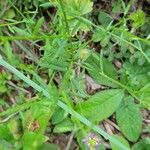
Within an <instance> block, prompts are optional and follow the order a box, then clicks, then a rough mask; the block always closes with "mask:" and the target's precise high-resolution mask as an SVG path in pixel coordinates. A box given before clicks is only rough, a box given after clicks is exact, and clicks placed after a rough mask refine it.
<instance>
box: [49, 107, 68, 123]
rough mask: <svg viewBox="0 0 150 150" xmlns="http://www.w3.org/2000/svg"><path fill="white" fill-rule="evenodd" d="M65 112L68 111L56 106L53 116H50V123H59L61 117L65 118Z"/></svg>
mask: <svg viewBox="0 0 150 150" xmlns="http://www.w3.org/2000/svg"><path fill="white" fill-rule="evenodd" d="M67 114H68V113H67V112H66V111H64V110H63V109H61V108H59V107H57V108H56V110H55V112H54V114H53V116H52V124H57V123H60V122H61V121H63V119H65V118H66V116H67Z"/></svg>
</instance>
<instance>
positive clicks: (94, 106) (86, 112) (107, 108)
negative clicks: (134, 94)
mask: <svg viewBox="0 0 150 150" xmlns="http://www.w3.org/2000/svg"><path fill="white" fill-rule="evenodd" d="M123 96H124V93H123V91H122V90H120V89H115V90H105V91H102V92H99V93H97V94H95V95H93V96H91V97H90V98H89V99H88V100H87V101H85V102H81V103H79V104H78V105H77V107H76V109H77V111H78V112H79V113H81V114H82V115H83V116H85V117H86V118H88V119H89V120H91V121H92V122H99V121H102V120H104V119H106V118H108V117H110V116H111V115H112V114H113V113H114V112H115V111H116V109H117V108H118V106H119V105H120V102H121V100H122V98H123Z"/></svg>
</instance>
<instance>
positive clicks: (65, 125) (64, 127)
mask: <svg viewBox="0 0 150 150" xmlns="http://www.w3.org/2000/svg"><path fill="white" fill-rule="evenodd" d="M73 129H74V124H73V123H72V122H71V120H70V119H69V118H67V119H65V120H63V121H62V122H60V123H59V124H57V125H56V126H55V127H54V130H53V132H54V133H64V132H68V131H72V130H73Z"/></svg>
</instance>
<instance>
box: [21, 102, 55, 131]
mask: <svg viewBox="0 0 150 150" xmlns="http://www.w3.org/2000/svg"><path fill="white" fill-rule="evenodd" d="M46 101H47V99H43V104H44V102H45V103H46ZM47 103H49V104H48V105H49V106H46V105H42V103H37V104H35V105H33V106H32V107H31V108H30V109H29V110H28V111H26V112H25V113H24V116H23V118H22V123H23V128H24V130H25V131H34V132H37V133H41V134H43V133H44V132H45V129H46V126H47V124H48V122H49V120H50V118H51V115H52V113H53V109H54V108H52V107H54V106H53V105H52V102H49V101H47Z"/></svg>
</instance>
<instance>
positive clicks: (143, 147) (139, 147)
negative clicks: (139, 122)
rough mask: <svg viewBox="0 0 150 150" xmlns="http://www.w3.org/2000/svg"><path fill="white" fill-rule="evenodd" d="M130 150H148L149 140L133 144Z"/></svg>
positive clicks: (149, 147)
mask: <svg viewBox="0 0 150 150" xmlns="http://www.w3.org/2000/svg"><path fill="white" fill-rule="evenodd" d="M132 150H150V139H149V138H146V139H142V140H140V141H139V142H137V143H135V144H134V145H133V147H132Z"/></svg>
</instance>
